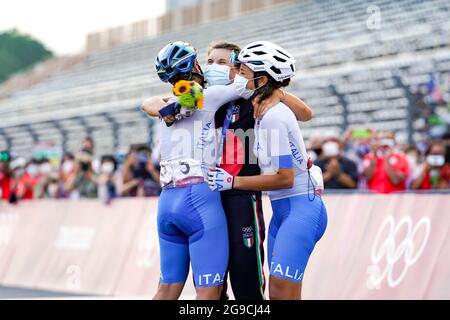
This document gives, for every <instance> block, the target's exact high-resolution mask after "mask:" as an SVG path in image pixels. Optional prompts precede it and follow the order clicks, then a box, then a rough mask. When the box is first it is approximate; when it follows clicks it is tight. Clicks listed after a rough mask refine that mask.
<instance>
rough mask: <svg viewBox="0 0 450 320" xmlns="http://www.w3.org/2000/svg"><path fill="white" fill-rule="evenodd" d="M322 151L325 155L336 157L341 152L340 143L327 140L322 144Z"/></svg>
mask: <svg viewBox="0 0 450 320" xmlns="http://www.w3.org/2000/svg"><path fill="white" fill-rule="evenodd" d="M322 152H323V155H324V156H325V157H335V156H337V155H338V154H339V145H338V144H337V143H336V142H332V141H329V142H326V143H324V144H323V146H322Z"/></svg>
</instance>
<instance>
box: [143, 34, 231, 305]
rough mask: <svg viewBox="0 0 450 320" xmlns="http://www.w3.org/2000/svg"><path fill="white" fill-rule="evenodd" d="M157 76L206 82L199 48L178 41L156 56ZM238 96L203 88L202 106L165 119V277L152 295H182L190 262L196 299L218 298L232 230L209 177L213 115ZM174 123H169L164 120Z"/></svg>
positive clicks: (155, 103) (161, 209)
mask: <svg viewBox="0 0 450 320" xmlns="http://www.w3.org/2000/svg"><path fill="white" fill-rule="evenodd" d="M156 68H157V72H158V76H159V77H160V79H161V80H162V81H163V82H169V83H171V84H175V83H177V82H178V81H179V80H195V81H196V82H198V83H200V84H203V83H204V78H203V73H202V70H201V68H200V66H199V64H198V62H197V52H196V50H195V48H193V47H192V46H190V45H189V44H187V43H183V42H174V43H171V44H169V45H167V46H166V47H164V48H163V49H162V50H161V51H160V53H159V55H158V58H157V62H156ZM238 98H239V95H238V94H237V93H236V90H235V89H234V88H233V87H232V86H228V87H225V86H218V87H214V88H210V89H207V90H205V91H204V103H203V108H202V109H201V110H198V111H197V112H195V113H193V114H192V115H190V117H189V118H186V119H184V120H183V121H174V120H175V117H174V115H173V114H169V115H167V116H166V117H165V120H166V122H163V121H161V124H160V133H161V134H160V136H161V183H162V187H163V191H162V193H161V196H160V199H159V205H158V235H159V243H160V260H161V266H160V267H161V277H160V285H159V288H158V292H157V294H156V295H155V297H154V299H158V300H160V299H178V298H179V296H180V294H181V292H182V290H183V287H184V283H185V281H186V278H187V276H188V273H189V264H190V263H191V265H192V270H193V275H194V281H195V287H196V290H197V299H200V300H204V299H219V297H220V293H221V286H222V284H223V278H224V275H225V272H226V269H227V264H228V231H227V223H226V218H225V213H224V211H223V208H222V204H221V200H220V195H219V194H217V193H214V192H212V191H211V190H210V189H209V188H208V185H207V184H206V182H205V178H204V177H205V176H206V172H207V168H208V167H209V166H210V165H212V164H214V163H215V159H216V158H215V142H216V140H215V132H214V125H213V122H214V114H215V112H216V110H217V109H218V108H219V107H220V106H221V105H223V104H224V103H226V102H228V101H232V100H236V99H238ZM165 104H166V101H164V100H163V99H161V98H157V97H155V98H152V99H149V100H147V101H146V102H145V103H144V105H143V109H144V111H145V112H147V113H148V114H149V115H151V116H159V112H160V110H161V108H162V107H163V106H164V105H165ZM167 122H171V125H170V126H169V125H166V123H167Z"/></svg>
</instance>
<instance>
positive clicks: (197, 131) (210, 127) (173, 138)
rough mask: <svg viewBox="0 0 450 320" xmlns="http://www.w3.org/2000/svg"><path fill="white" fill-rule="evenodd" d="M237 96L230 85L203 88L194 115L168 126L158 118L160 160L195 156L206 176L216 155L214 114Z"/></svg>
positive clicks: (193, 157) (192, 157)
mask: <svg viewBox="0 0 450 320" xmlns="http://www.w3.org/2000/svg"><path fill="white" fill-rule="evenodd" d="M238 98H239V95H238V94H237V92H236V90H235V89H234V87H233V86H213V87H210V88H207V89H205V91H204V102H203V108H202V109H201V110H197V112H195V113H194V115H193V116H191V117H190V118H186V119H184V120H182V121H177V122H175V123H174V124H173V125H172V126H171V127H167V125H166V124H165V123H164V121H161V122H160V126H159V130H160V132H159V133H160V137H161V161H172V160H180V159H183V160H184V159H195V160H198V161H200V162H201V166H202V170H203V172H204V174H205V175H206V171H207V169H208V167H209V166H211V165H214V164H215V161H216V157H217V155H216V135H215V125H214V114H215V113H216V111H217V110H218V109H219V108H220V107H221V106H222V105H223V104H225V103H227V102H230V101H233V100H237V99H238Z"/></svg>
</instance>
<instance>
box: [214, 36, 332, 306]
mask: <svg viewBox="0 0 450 320" xmlns="http://www.w3.org/2000/svg"><path fill="white" fill-rule="evenodd" d="M238 59H239V61H240V62H241V63H242V64H241V69H240V73H239V75H237V76H236V78H235V81H234V86H235V87H236V89H237V90H238V91H239V92H240V94H241V95H242V94H243V95H251V96H252V97H254V98H256V99H255V100H256V101H259V102H261V101H271V100H273V101H274V102H275V103H276V105H275V106H274V107H272V108H271V109H269V110H268V111H267V112H266V114H265V115H264V117H263V118H262V120H260V121H257V123H256V124H255V135H256V143H255V145H254V153H255V154H256V156H257V157H258V162H259V165H260V167H261V170H262V175H259V176H237V177H233V176H232V175H230V174H228V173H227V172H226V171H225V170H223V169H220V168H210V170H209V172H208V183H209V186H210V188H211V189H212V190H214V191H225V190H230V189H240V190H261V191H269V196H270V200H271V204H272V209H273V216H272V220H271V223H270V227H269V237H268V260H269V266H270V284H269V294H270V298H271V299H282V300H285V299H301V289H302V282H303V276H304V271H305V268H306V265H307V263H308V260H309V257H310V254H311V252H312V251H313V249H314V247H315V244H316V243H317V242H318V241H319V240H320V238H321V237H322V236H323V234H324V232H325V229H326V225H327V213H326V208H325V206H324V203H323V201H322V199H321V194H322V191H323V179H322V173H321V171H320V169H319V168H318V167H316V166H311V165H310V164H309V161H308V158H307V153H306V148H305V145H304V142H303V137H302V134H301V131H300V128H299V126H298V123H297V121H296V119H295V116H294V114H293V112H292V111H291V110H290V109H289V108H288V107H287V106H286V105H285V104H283V103H281V102H279V101H277V99H274V94H273V93H274V91H275V90H276V89H278V88H280V87H286V86H288V85H289V82H290V78H292V77H293V76H294V75H295V60H294V58H293V57H292V56H291V55H290V54H289V53H288V52H287V51H286V50H284V49H283V48H281V47H279V46H277V45H275V44H273V43H270V42H267V41H259V42H255V43H251V44H250V45H248V46H246V47H245V48H244V49H243V50H242V51H241V53H240V54H239V58H238Z"/></svg>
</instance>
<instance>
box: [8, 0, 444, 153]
mask: <svg viewBox="0 0 450 320" xmlns="http://www.w3.org/2000/svg"><path fill="white" fill-rule="evenodd" d="M371 4H372V3H371V2H369V1H361V0H347V1H339V2H337V1H336V2H335V1H329V0H316V1H312V0H310V1H299V2H296V3H294V4H288V5H281V6H278V7H274V8H270V9H267V10H263V11H257V12H251V13H249V14H247V15H244V16H239V17H234V18H231V19H225V20H220V21H215V22H212V23H206V24H202V25H197V26H191V27H187V28H185V29H183V30H178V31H176V32H171V33H167V34H164V35H162V36H159V37H157V38H152V39H146V40H144V41H137V42H132V43H128V44H124V45H120V46H117V47H115V48H113V49H112V50H110V51H108V52H98V53H94V54H91V55H89V56H87V57H86V58H85V59H84V60H83V61H82V62H80V63H79V64H77V65H76V66H74V67H72V68H70V69H67V70H64V71H61V72H58V73H54V74H52V75H51V76H50V77H48V78H47V79H46V80H44V81H42V82H40V83H38V84H36V85H35V86H33V87H32V88H30V89H27V90H21V91H17V92H15V93H14V94H13V95H11V96H10V97H8V98H5V99H2V100H0V149H5V148H7V147H11V149H12V150H14V151H15V152H16V153H18V154H22V155H24V156H27V155H29V153H30V151H31V149H30V144H32V143H33V141H36V140H39V141H52V142H54V143H55V144H56V145H60V146H64V147H65V148H66V149H68V150H72V151H73V150H75V148H76V146H77V143H78V142H79V140H80V139H81V138H82V137H83V136H84V135H86V133H91V134H92V135H93V137H94V138H95V140H96V145H97V152H98V153H100V154H102V153H111V152H114V151H117V150H124V149H125V148H127V146H128V145H129V144H130V143H138V142H145V141H149V140H150V139H151V137H152V136H153V130H154V128H155V126H153V124H154V122H152V121H151V120H149V119H148V118H146V117H145V116H143V115H142V114H141V113H140V111H139V110H138V106H139V104H140V103H141V102H142V100H143V99H144V98H145V97H148V96H151V95H157V94H167V93H168V92H169V87H168V86H167V85H164V84H163V83H161V82H160V81H159V80H158V78H157V76H156V73H155V71H154V65H153V63H154V57H155V56H156V54H157V52H158V50H159V49H160V48H161V47H162V46H163V45H165V44H166V43H168V42H171V41H174V40H183V41H188V42H190V43H192V44H193V45H195V46H196V47H197V48H198V51H199V60H200V61H201V63H204V62H205V60H206V59H205V57H206V51H207V47H208V44H209V43H210V42H211V41H213V40H218V39H227V40H230V41H233V42H237V43H239V44H241V45H245V44H247V43H249V42H251V41H254V40H261V39H265V40H271V41H273V42H276V43H278V44H280V45H282V46H283V47H285V48H286V49H287V50H289V51H291V52H292V53H293V54H294V55H295V56H296V58H297V60H298V69H299V71H298V76H297V77H296V78H295V80H294V81H293V83H292V85H291V87H290V91H292V92H293V93H295V94H297V95H298V96H299V97H301V98H303V99H304V100H305V101H306V102H307V103H308V104H310V105H311V107H312V108H313V110H314V114H315V117H314V119H313V121H311V122H309V123H306V124H301V128H302V132H303V134H304V136H305V138H308V137H310V136H311V135H313V134H315V133H318V132H320V133H321V134H329V135H333V134H341V133H342V132H343V130H345V127H346V126H348V125H368V126H369V125H370V126H371V127H372V128H374V129H393V130H395V131H397V132H398V133H399V136H400V137H404V138H406V137H407V135H408V132H407V129H408V123H407V120H406V119H407V114H408V107H409V105H410V101H409V100H408V99H409V98H408V97H409V93H410V88H411V87H413V86H418V85H423V84H424V83H426V82H427V80H428V75H429V73H430V72H436V71H437V72H440V73H442V74H450V2H448V1H446V0H433V1H417V0H399V1H386V0H384V1H377V3H376V5H377V10H378V9H379V12H380V18H381V20H380V21H379V25H378V26H377V27H376V28H375V29H373V28H368V24H367V19H368V18H369V17H370V13H368V10H367V9H368V7H369V6H370V5H371Z"/></svg>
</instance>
